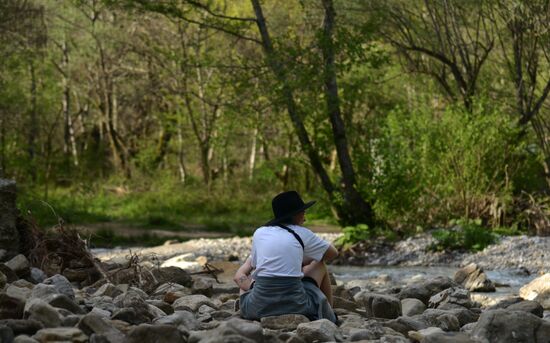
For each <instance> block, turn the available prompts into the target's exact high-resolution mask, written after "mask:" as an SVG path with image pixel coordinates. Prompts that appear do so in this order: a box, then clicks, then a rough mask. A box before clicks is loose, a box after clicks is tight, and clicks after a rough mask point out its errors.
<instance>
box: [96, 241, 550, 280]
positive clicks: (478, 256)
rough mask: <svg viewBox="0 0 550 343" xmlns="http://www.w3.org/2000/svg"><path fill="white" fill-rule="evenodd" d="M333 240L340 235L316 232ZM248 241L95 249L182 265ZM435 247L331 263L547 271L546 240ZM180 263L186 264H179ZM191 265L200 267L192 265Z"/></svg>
mask: <svg viewBox="0 0 550 343" xmlns="http://www.w3.org/2000/svg"><path fill="white" fill-rule="evenodd" d="M319 235H320V236H321V237H323V238H324V239H326V240H329V241H334V240H335V239H336V238H337V237H339V234H334V233H332V234H326V233H325V234H319ZM251 243H252V240H251V238H250V237H242V238H239V237H233V238H220V239H194V240H190V241H187V242H184V243H178V242H167V244H166V245H164V246H159V247H153V248H143V249H141V248H132V249H107V250H105V249H96V250H94V253H95V255H96V256H98V257H99V258H101V259H102V260H113V261H116V262H120V263H122V262H123V261H124V260H125V259H126V258H128V256H129V255H130V253H137V254H139V255H140V256H141V258H142V259H143V260H154V261H156V262H159V261H160V262H161V263H162V262H165V261H166V260H169V259H174V260H173V261H172V262H171V263H175V262H176V261H180V262H187V263H189V264H187V265H188V266H191V265H192V262H193V261H195V260H196V259H197V258H199V257H201V256H202V257H203V258H205V259H207V260H231V261H244V260H245V259H246V257H247V256H248V254H250V246H251ZM432 243H434V240H433V238H432V236H431V235H430V234H421V235H417V236H415V237H410V238H407V239H405V240H403V241H400V242H396V243H389V242H386V241H382V240H375V241H371V242H367V243H361V244H358V245H356V246H355V247H353V248H352V249H351V250H350V251H348V252H346V253H344V254H342V256H341V257H340V258H339V259H338V260H337V261H336V262H335V264H339V265H359V266H369V265H374V266H452V267H462V266H465V265H467V264H470V263H476V264H477V265H479V266H480V267H482V268H484V269H486V270H495V269H517V270H518V272H521V273H532V274H536V273H543V272H549V271H550V259H549V258H548V256H549V254H550V253H548V252H549V251H550V237H529V236H511V237H502V238H500V240H499V241H498V242H497V243H496V244H493V245H491V246H489V247H487V248H486V249H485V250H483V251H480V252H478V253H469V252H457V251H453V252H432V251H430V250H429V249H428V247H429V246H430V245H431V244H432ZM182 265H185V264H182ZM195 266H197V267H198V266H199V265H198V264H195Z"/></svg>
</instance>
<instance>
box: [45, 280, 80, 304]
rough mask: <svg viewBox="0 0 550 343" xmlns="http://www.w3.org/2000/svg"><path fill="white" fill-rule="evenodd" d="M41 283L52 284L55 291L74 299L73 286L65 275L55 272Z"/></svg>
mask: <svg viewBox="0 0 550 343" xmlns="http://www.w3.org/2000/svg"><path fill="white" fill-rule="evenodd" d="M43 283H44V284H46V285H51V286H53V287H54V288H55V290H56V291H57V293H61V294H65V295H66V296H68V297H69V298H71V299H74V290H73V286H72V285H71V283H70V282H69V280H68V279H67V278H66V277H65V276H63V275H61V274H56V275H54V276H51V277H49V278H47V279H46V280H44V282H43Z"/></svg>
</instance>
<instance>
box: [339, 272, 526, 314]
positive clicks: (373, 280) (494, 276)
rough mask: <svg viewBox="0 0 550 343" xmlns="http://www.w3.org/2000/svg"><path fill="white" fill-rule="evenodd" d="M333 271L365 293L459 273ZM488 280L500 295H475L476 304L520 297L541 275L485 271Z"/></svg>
mask: <svg viewBox="0 0 550 343" xmlns="http://www.w3.org/2000/svg"><path fill="white" fill-rule="evenodd" d="M329 269H330V271H331V272H332V273H333V274H334V277H335V278H336V280H337V281H339V282H342V283H346V284H347V285H348V286H359V287H361V288H363V289H365V288H367V289H373V290H375V291H376V290H377V289H387V288H391V287H403V286H405V285H410V284H414V283H415V282H421V281H422V280H426V279H430V278H434V277H437V276H447V277H450V278H453V276H454V274H455V272H456V271H457V270H458V269H457V268H453V267H445V266H439V267H397V266H373V267H356V266H330V267H329ZM485 273H486V274H487V277H488V278H489V279H490V280H492V281H493V282H494V283H495V284H496V285H497V290H496V292H492V293H479V292H473V293H472V296H473V298H474V299H475V300H477V301H480V302H481V303H484V304H486V305H490V304H492V303H494V302H496V301H498V300H500V299H503V298H506V297H509V296H513V295H517V294H518V293H519V289H520V288H521V287H522V286H523V285H525V284H527V283H529V282H530V281H531V280H533V279H534V278H536V277H537V275H525V274H521V273H520V272H518V270H505V269H504V270H489V271H485Z"/></svg>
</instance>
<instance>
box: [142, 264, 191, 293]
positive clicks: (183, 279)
mask: <svg viewBox="0 0 550 343" xmlns="http://www.w3.org/2000/svg"><path fill="white" fill-rule="evenodd" d="M141 280H142V281H143V285H142V288H143V289H144V290H145V291H147V292H152V291H153V290H155V289H156V288H157V287H158V286H159V285H162V284H163V283H167V282H171V283H177V284H180V285H182V286H185V287H191V285H192V284H193V280H192V279H191V276H190V275H189V273H188V272H186V271H185V270H183V269H181V268H178V267H164V268H153V269H151V270H145V271H143V272H142V273H141Z"/></svg>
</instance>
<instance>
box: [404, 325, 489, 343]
mask: <svg viewBox="0 0 550 343" xmlns="http://www.w3.org/2000/svg"><path fill="white" fill-rule="evenodd" d="M409 337H410V338H412V339H414V340H415V341H420V342H422V343H477V342H478V341H475V340H473V339H471V338H470V337H469V336H468V335H467V334H465V333H463V332H443V331H441V329H439V328H428V329H425V330H421V331H413V332H411V333H410V335H409Z"/></svg>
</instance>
